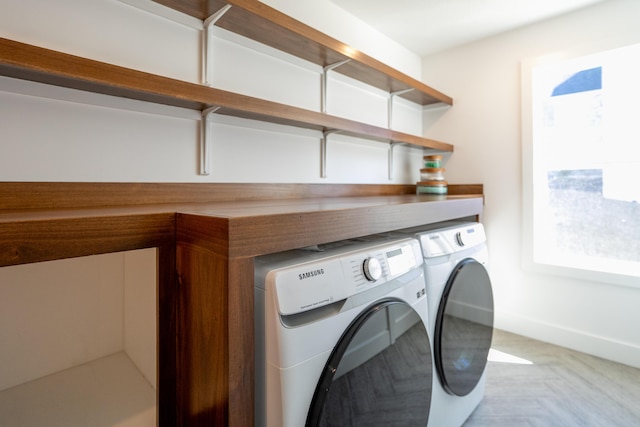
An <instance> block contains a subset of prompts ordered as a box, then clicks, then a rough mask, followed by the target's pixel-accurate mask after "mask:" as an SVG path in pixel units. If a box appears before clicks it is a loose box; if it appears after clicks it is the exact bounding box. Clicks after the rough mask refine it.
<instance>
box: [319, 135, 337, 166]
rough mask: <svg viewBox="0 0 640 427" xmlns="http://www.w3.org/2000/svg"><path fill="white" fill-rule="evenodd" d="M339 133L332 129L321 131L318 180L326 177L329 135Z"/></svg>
mask: <svg viewBox="0 0 640 427" xmlns="http://www.w3.org/2000/svg"><path fill="white" fill-rule="evenodd" d="M339 132H340V131H339V130H334V129H328V130H324V131H322V139H321V140H320V178H326V177H327V138H328V137H329V135H331V134H333V133H339Z"/></svg>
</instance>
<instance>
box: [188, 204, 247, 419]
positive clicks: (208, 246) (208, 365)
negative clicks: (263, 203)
mask: <svg viewBox="0 0 640 427" xmlns="http://www.w3.org/2000/svg"><path fill="white" fill-rule="evenodd" d="M177 223H178V224H177V225H178V226H177V230H178V233H177V236H178V237H177V239H178V243H177V266H178V279H179V305H178V307H179V308H178V318H179V327H178V336H179V344H178V346H179V355H180V356H179V358H180V360H179V366H180V372H179V373H178V407H179V412H180V415H179V419H180V423H179V424H178V425H183V426H189V427H192V426H212V425H215V426H218V425H219V426H222V425H229V426H247V427H250V426H253V424H254V422H253V407H252V403H251V402H253V398H254V396H253V393H254V392H253V390H254V385H253V384H254V362H253V361H254V355H253V351H254V344H253V329H254V328H253V258H246V257H245V258H236V259H229V257H228V256H227V252H228V251H227V249H228V221H227V220H226V219H221V218H211V217H196V216H188V215H178V221H177Z"/></svg>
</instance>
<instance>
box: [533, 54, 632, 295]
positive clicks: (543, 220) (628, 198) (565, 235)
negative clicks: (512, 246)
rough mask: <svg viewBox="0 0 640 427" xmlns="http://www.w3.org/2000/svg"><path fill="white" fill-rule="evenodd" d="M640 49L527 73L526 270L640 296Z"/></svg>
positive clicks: (554, 62) (545, 64) (548, 62)
mask: <svg viewBox="0 0 640 427" xmlns="http://www.w3.org/2000/svg"><path fill="white" fill-rule="evenodd" d="M638 76H640V44H639V45H632V46H627V47H622V48H617V49H613V50H607V51H603V52H599V53H593V54H589V55H585V56H580V57H572V58H566V57H565V58H560V57H555V58H553V57H549V58H545V59H542V60H536V61H529V62H527V63H526V64H525V66H524V67H523V171H524V177H523V183H524V191H523V194H524V212H525V248H524V249H525V251H524V253H525V257H526V261H527V262H526V264H527V265H529V266H532V267H534V268H536V269H542V270H546V271H548V272H555V273H560V274H569V275H572V276H580V277H584V278H587V279H594V280H599V281H607V282H615V283H620V284H632V285H634V284H635V285H637V286H640V109H639V108H638V99H640V79H638Z"/></svg>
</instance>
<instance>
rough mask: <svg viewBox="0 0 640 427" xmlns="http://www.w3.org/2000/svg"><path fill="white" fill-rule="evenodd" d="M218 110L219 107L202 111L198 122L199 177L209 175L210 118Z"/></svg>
mask: <svg viewBox="0 0 640 427" xmlns="http://www.w3.org/2000/svg"><path fill="white" fill-rule="evenodd" d="M219 109H220V107H218V106H213V107H209V108H207V109H205V110H203V111H202V120H200V175H209V174H210V173H211V147H212V146H213V141H212V139H213V132H212V130H211V125H212V120H211V117H213V114H214V113H215V112H216V111H218V110H219Z"/></svg>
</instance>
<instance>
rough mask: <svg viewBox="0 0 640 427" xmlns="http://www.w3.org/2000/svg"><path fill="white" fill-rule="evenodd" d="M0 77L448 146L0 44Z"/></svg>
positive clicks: (25, 46)
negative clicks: (213, 108)
mask: <svg viewBox="0 0 640 427" xmlns="http://www.w3.org/2000/svg"><path fill="white" fill-rule="evenodd" d="M0 74H1V75H5V76H8V77H15V78H20V79H24V80H31V81H36V82H40V83H47V84H53V85H57V86H63V87H68V88H72V89H80V90H85V91H89V92H95V93H101V94H107V95H113V96H119V97H124V98H131V99H137V100H141V101H148V102H154V103H159V104H166V105H172V106H176V107H184V108H190V109H196V110H204V109H206V108H208V107H212V106H218V107H220V109H218V110H217V111H216V114H225V115H231V116H236V117H242V118H246V119H253V120H261V121H265V122H271V123H277V124H282V125H288V126H295V127H300V128H306V129H314V130H318V131H338V132H340V133H341V134H345V135H349V136H355V137H361V138H367V139H372V140H376V141H384V142H391V141H393V142H400V143H406V144H411V145H415V146H420V147H425V148H432V149H437V150H441V151H453V146H452V145H450V144H446V143H443V142H440V141H435V140H431V139H427V138H422V137H418V136H414V135H410V134H406V133H403V132H397V131H393V130H390V129H386V128H381V127H377V126H372V125H368V124H365V123H360V122H356V121H353V120H347V119H343V118H340V117H336V116H331V115H328V114H323V113H320V112H316V111H310V110H305V109H302V108H296V107H292V106H289V105H285V104H280V103H276V102H271V101H266V100H263V99H259V98H253V97H250V96H246V95H240V94H236V93H233V92H228V91H224V90H220V89H215V88H211V87H207V86H203V85H200V84H195V83H189V82H185V81H181V80H176V79H171V78H168V77H163V76H159V75H155V74H149V73H145V72H142V71H137V70H132V69H129V68H124V67H119V66H116V65H111V64H107V63H104V62H99V61H94V60H91V59H86V58H81V57H78V56H73V55H68V54H65V53H61V52H57V51H53V50H49V49H45V48H41V47H37V46H33V45H29V44H24V43H20V42H16V41H13V40H9V39H4V38H0Z"/></svg>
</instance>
